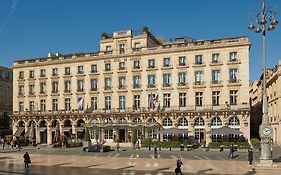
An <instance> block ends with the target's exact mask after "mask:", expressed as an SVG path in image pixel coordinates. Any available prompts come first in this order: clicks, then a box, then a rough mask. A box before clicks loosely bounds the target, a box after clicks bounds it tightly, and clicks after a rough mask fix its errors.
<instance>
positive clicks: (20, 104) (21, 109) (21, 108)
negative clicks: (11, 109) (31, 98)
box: [19, 101, 24, 112]
mask: <svg viewBox="0 0 281 175" xmlns="http://www.w3.org/2000/svg"><path fill="white" fill-rule="evenodd" d="M19 112H24V106H23V102H22V101H20V102H19Z"/></svg>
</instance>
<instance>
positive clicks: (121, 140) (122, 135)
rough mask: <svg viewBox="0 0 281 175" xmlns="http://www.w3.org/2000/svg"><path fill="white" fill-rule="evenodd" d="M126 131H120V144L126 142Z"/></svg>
mask: <svg viewBox="0 0 281 175" xmlns="http://www.w3.org/2000/svg"><path fill="white" fill-rule="evenodd" d="M125 133H126V131H125V129H119V142H125Z"/></svg>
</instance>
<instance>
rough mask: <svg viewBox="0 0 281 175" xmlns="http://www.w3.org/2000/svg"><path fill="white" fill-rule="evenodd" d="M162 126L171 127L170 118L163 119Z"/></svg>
mask: <svg viewBox="0 0 281 175" xmlns="http://www.w3.org/2000/svg"><path fill="white" fill-rule="evenodd" d="M163 126H173V122H172V120H171V119H170V118H165V119H164V120H163Z"/></svg>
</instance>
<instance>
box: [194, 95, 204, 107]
mask: <svg viewBox="0 0 281 175" xmlns="http://www.w3.org/2000/svg"><path fill="white" fill-rule="evenodd" d="M202 103H203V92H195V106H202Z"/></svg>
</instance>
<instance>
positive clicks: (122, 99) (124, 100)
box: [119, 96, 126, 111]
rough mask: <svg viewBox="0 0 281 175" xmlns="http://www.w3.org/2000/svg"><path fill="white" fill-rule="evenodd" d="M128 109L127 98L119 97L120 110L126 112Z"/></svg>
mask: <svg viewBox="0 0 281 175" xmlns="http://www.w3.org/2000/svg"><path fill="white" fill-rule="evenodd" d="M125 108H126V99H125V96H119V110H120V111H125Z"/></svg>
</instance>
